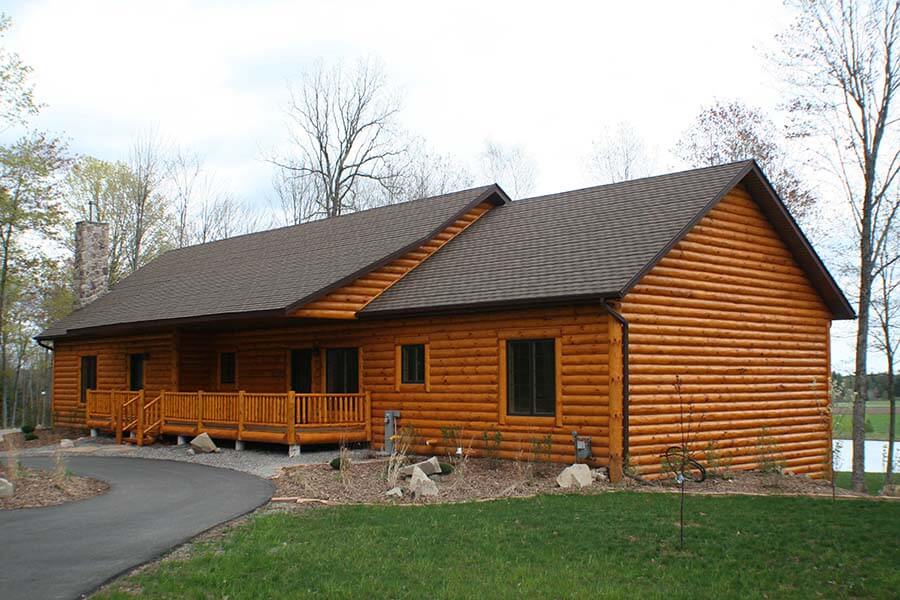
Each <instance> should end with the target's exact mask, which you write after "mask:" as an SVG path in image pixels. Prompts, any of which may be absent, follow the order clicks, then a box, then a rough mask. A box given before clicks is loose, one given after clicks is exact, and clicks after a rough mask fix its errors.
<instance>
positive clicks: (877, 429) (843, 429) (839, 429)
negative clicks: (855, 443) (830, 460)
mask: <svg viewBox="0 0 900 600" xmlns="http://www.w3.org/2000/svg"><path fill="white" fill-rule="evenodd" d="M889 417H890V415H887V414H868V415H866V420H867V421H868V422H869V423H871V424H872V428H873V429H874V431H870V432H868V433H866V439H867V440H887V439H888V423H889V422H890V418H889ZM832 423H833V426H832V431H833V434H834V437H835V438H842V439H848V440H849V439H850V438H851V436H852V429H853V417H852V416H850V415H849V414H835V415H834V416H833V417H832ZM898 423H900V421H898ZM896 430H897V431H900V427H898V428H897V429H896Z"/></svg>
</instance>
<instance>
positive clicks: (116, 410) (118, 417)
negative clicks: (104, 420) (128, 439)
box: [109, 393, 122, 444]
mask: <svg viewBox="0 0 900 600" xmlns="http://www.w3.org/2000/svg"><path fill="white" fill-rule="evenodd" d="M109 397H110V404H112V418H113V426H114V427H115V428H116V443H117V444H121V443H122V406H121V405H120V404H119V403H118V402H116V397H115V395H114V394H112V393H110V395H109Z"/></svg>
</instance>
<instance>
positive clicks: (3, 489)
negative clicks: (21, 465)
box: [0, 477, 16, 498]
mask: <svg viewBox="0 0 900 600" xmlns="http://www.w3.org/2000/svg"><path fill="white" fill-rule="evenodd" d="M15 492H16V485H15V484H14V483H13V482H12V481H7V480H6V479H3V478H2V477H0V498H12V495H13V494H14V493H15Z"/></svg>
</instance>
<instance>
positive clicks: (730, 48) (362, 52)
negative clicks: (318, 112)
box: [0, 0, 880, 370]
mask: <svg viewBox="0 0 900 600" xmlns="http://www.w3.org/2000/svg"><path fill="white" fill-rule="evenodd" d="M485 4H487V3H486V2H483V1H482V2H471V3H470V2H460V1H457V2H443V3H435V2H422V1H421V0H420V1H418V2H406V3H401V2H392V3H390V4H389V5H388V4H387V3H382V2H371V1H369V2H349V1H343V2H340V3H332V2H252V3H249V2H237V1H235V2H193V3H190V2H166V1H161V0H154V1H148V2H137V1H133V0H132V1H128V2H114V1H109V2H88V1H79V2H72V1H56V0H47V1H38V0H29V1H27V2H15V1H13V2H9V1H8V0H7V1H5V2H2V3H0V5H2V7H3V8H2V10H3V11H4V12H6V13H7V14H9V15H10V16H11V17H12V18H13V27H12V30H11V32H10V34H9V39H8V42H7V45H8V47H9V48H11V49H13V50H15V51H17V52H18V53H19V54H20V55H21V57H22V59H23V60H24V61H25V62H26V63H27V64H30V65H31V66H32V67H34V74H33V80H34V82H35V83H36V94H37V96H38V99H39V100H40V101H42V102H44V103H45V104H46V107H45V109H44V110H43V112H42V113H41V115H40V116H39V117H38V119H37V120H36V122H35V125H36V126H37V127H40V128H43V129H47V130H51V131H55V132H62V133H64V134H65V135H66V136H67V137H68V138H69V140H70V144H71V149H72V150H73V151H74V152H77V153H80V154H90V155H93V156H96V157H98V158H102V159H107V160H115V159H124V158H126V157H127V154H128V151H129V148H130V146H131V143H132V141H133V140H134V138H135V137H136V136H138V135H140V134H142V133H144V132H146V131H148V130H150V129H155V130H156V131H157V132H158V133H159V135H161V136H162V137H164V138H165V139H167V140H169V141H170V142H172V143H175V144H178V145H180V146H182V147H185V148H188V149H190V150H191V151H195V152H197V153H199V154H200V155H201V156H202V157H203V158H204V161H205V165H206V167H207V168H208V169H210V170H211V171H213V172H214V173H215V175H216V177H217V179H218V180H219V184H220V186H224V187H226V188H227V189H229V190H231V192H232V193H233V195H234V196H235V197H237V198H239V199H242V200H244V201H248V202H253V203H256V204H257V205H259V206H260V207H262V206H265V204H266V202H267V198H268V196H269V195H270V187H271V184H270V181H271V166H270V165H269V164H268V163H266V162H265V160H264V157H266V156H268V155H269V153H270V151H271V149H272V148H274V147H276V146H277V145H278V144H279V143H281V142H282V141H283V140H284V131H283V127H282V123H283V116H284V113H283V109H284V107H285V104H286V101H287V85H288V82H289V81H291V80H292V79H295V78H296V76H297V74H298V73H300V72H301V71H302V70H303V68H304V67H307V66H309V65H310V64H311V63H312V62H313V61H315V60H317V59H319V58H323V59H326V60H330V59H341V58H344V59H349V60H355V59H357V58H359V57H372V58H375V59H377V60H379V61H380V62H381V63H382V64H383V66H384V68H385V70H386V72H387V75H388V78H389V80H390V82H391V83H392V84H393V85H395V86H396V87H398V88H399V90H400V92H401V94H402V97H403V110H402V113H401V121H402V124H403V126H404V127H405V128H406V129H408V130H409V131H410V132H412V133H414V134H416V135H419V136H422V137H423V138H424V139H425V140H427V142H428V144H429V145H430V146H431V147H432V148H434V149H435V150H437V151H439V152H440V153H449V154H452V155H454V156H456V157H457V158H458V159H459V160H461V161H465V162H468V163H469V164H471V163H472V161H474V160H475V158H476V157H477V155H478V153H479V152H480V151H481V150H482V149H483V146H484V144H485V141H486V140H488V139H490V140H494V141H496V142H499V143H502V144H506V145H519V146H521V147H522V148H524V149H525V150H526V151H527V153H528V154H529V155H531V157H533V159H534V161H535V163H536V165H537V171H538V172H537V185H536V189H535V193H550V192H556V191H562V190H565V189H571V188H576V187H582V186H585V185H590V184H591V183H592V181H591V179H590V176H589V172H588V170H587V169H586V168H585V158H586V155H587V154H588V153H589V151H590V148H591V142H592V140H593V139H595V138H597V137H598V135H599V133H600V132H601V131H602V130H603V128H604V127H608V126H613V125H615V124H616V123H617V122H619V121H627V122H629V123H630V124H631V125H632V126H633V127H634V128H635V129H637V131H638V132H639V133H640V134H641V135H642V137H643V138H644V141H645V143H646V144H647V145H648V146H649V147H650V148H651V149H654V150H655V151H656V152H657V153H658V155H659V162H660V163H661V164H660V165H659V167H660V170H667V169H670V170H671V169H677V168H681V167H683V165H681V164H679V163H678V162H677V161H676V160H675V159H674V158H672V157H671V155H670V154H669V152H668V151H669V150H670V149H671V148H672V146H673V145H674V142H675V140H676V139H677V138H678V136H679V134H680V133H681V132H682V131H683V130H684V129H685V128H686V127H687V126H688V124H689V123H690V121H691V120H692V119H693V117H694V116H695V115H696V114H697V112H698V111H699V110H700V108H701V107H703V106H705V105H709V104H711V103H712V102H714V101H716V100H731V99H740V100H743V101H744V102H746V103H748V104H751V105H754V106H757V107H759V108H762V109H764V110H767V111H775V110H776V109H777V107H778V103H779V100H780V98H781V97H782V96H781V93H780V86H779V82H778V81H777V80H776V79H775V78H774V76H773V74H772V69H771V66H770V65H769V63H768V62H767V61H766V58H765V50H766V48H768V47H771V45H772V44H773V36H774V35H775V34H776V33H778V32H779V31H781V30H782V29H783V28H784V27H785V26H786V25H787V24H788V23H789V22H790V14H789V13H788V12H787V11H786V9H785V8H784V7H783V5H782V4H781V2H779V1H765V2H763V1H757V2H754V3H753V5H752V9H751V7H750V6H749V5H747V4H746V3H730V2H721V1H715V2H698V1H692V2H671V1H667V2H644V3H640V4H639V3H635V2H590V3H588V2H585V3H568V4H567V3H562V2H558V3H553V4H551V3H547V2H540V3H534V6H533V7H531V6H527V5H526V3H523V2H509V3H503V2H492V3H491V5H490V6H485ZM386 6H389V7H390V8H386ZM478 183H480V182H478ZM850 331H851V328H850V327H848V326H846V325H840V326H839V325H836V326H835V333H836V335H835V336H834V337H835V339H834V349H833V356H834V362H835V366H836V367H838V368H840V369H841V370H847V369H849V368H850V366H851V362H852V361H851V357H852V343H851V341H850V339H849V335H848V334H849V332H850ZM873 359H875V357H873ZM879 364H880V363H876V368H880V367H879V366H877V365H879Z"/></svg>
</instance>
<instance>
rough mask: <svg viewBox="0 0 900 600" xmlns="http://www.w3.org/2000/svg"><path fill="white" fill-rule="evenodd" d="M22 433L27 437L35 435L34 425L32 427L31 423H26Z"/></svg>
mask: <svg viewBox="0 0 900 600" xmlns="http://www.w3.org/2000/svg"><path fill="white" fill-rule="evenodd" d="M22 433H24V434H25V435H26V436H27V435H28V434H29V433H34V425H32V424H31V423H25V424H24V425H22Z"/></svg>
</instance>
